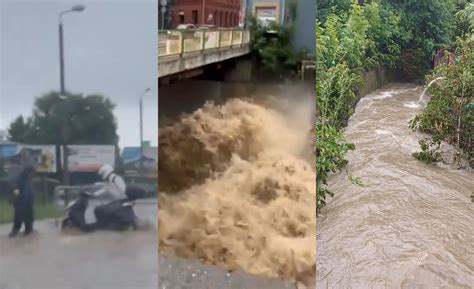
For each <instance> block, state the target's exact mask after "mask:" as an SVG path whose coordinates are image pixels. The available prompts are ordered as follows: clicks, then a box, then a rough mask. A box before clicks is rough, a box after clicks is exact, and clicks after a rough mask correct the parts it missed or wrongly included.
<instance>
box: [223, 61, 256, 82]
mask: <svg viewBox="0 0 474 289" xmlns="http://www.w3.org/2000/svg"><path fill="white" fill-rule="evenodd" d="M251 80H252V61H250V60H247V59H240V60H236V62H235V67H233V68H232V69H229V70H228V71H227V72H226V73H225V75H224V81H226V82H248V81H251Z"/></svg>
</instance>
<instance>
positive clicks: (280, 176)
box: [158, 85, 316, 287]
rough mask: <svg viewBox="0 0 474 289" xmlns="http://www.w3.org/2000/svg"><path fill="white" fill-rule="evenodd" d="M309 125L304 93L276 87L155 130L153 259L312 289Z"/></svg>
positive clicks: (308, 96) (309, 97)
mask: <svg viewBox="0 0 474 289" xmlns="http://www.w3.org/2000/svg"><path fill="white" fill-rule="evenodd" d="M242 86H243V87H245V85H242ZM242 91H245V90H242ZM200 93H201V94H202V93H205V92H203V91H196V94H197V95H199V94H200ZM160 97H161V95H160ZM209 98H211V97H209ZM249 98H250V99H249ZM203 99H205V96H204V97H203ZM211 99H212V98H211ZM212 100H215V99H212ZM160 109H162V108H160ZM312 117H314V93H313V88H312V87H309V88H308V89H307V90H301V88H300V87H298V86H296V87H295V86H287V87H283V86H278V85H275V86H269V87H264V88H260V90H259V89H257V90H254V91H253V92H252V93H249V92H248V93H242V94H241V95H240V96H239V95H236V97H230V98H228V99H227V100H226V101H224V100H223V99H221V100H220V101H219V102H215V104H206V105H204V106H202V107H200V108H199V109H197V110H196V111H194V113H192V114H191V115H186V116H183V117H181V118H180V119H178V120H177V121H176V122H174V123H172V124H169V125H166V126H161V128H160V132H159V158H160V167H159V182H160V199H159V203H160V204H159V213H158V214H159V239H160V242H159V249H160V252H161V253H162V254H164V255H174V256H179V257H184V258H189V259H198V260H200V261H202V262H203V263H205V264H212V265H218V266H221V267H224V268H227V269H230V270H235V271H243V272H246V273H249V274H252V275H259V276H263V277H280V278H284V279H287V280H291V281H293V280H297V281H300V282H304V283H305V284H307V285H310V286H311V287H313V286H314V277H315V276H314V275H315V273H314V267H315V263H316V260H315V259H316V258H315V246H316V244H315V238H314V236H315V226H316V216H315V210H316V208H315V178H314V170H313V169H312V166H311V160H310V159H309V157H308V156H307V155H305V153H304V152H305V148H306V146H307V143H308V142H309V141H310V140H311V138H310V137H309V136H310V134H309V133H310V130H311V118H312ZM160 125H161V124H160Z"/></svg>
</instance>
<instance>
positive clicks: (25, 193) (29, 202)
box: [10, 167, 35, 237]
mask: <svg viewBox="0 0 474 289" xmlns="http://www.w3.org/2000/svg"><path fill="white" fill-rule="evenodd" d="M34 174H35V169H34V168H33V167H26V168H25V169H24V170H23V171H22V172H21V173H20V175H19V177H18V181H17V185H16V190H15V192H14V200H13V206H14V209H15V213H14V214H15V215H14V220H13V228H12V231H11V233H10V237H15V236H17V235H18V233H19V231H20V229H21V226H22V225H23V224H24V225H25V235H29V234H31V233H32V232H33V217H34V216H33V200H34V198H33V188H32V182H31V180H32V178H33V175H34Z"/></svg>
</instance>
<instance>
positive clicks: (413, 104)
mask: <svg viewBox="0 0 474 289" xmlns="http://www.w3.org/2000/svg"><path fill="white" fill-rule="evenodd" d="M403 106H404V107H408V108H419V107H420V106H421V104H420V103H419V102H416V101H409V102H405V103H404V104H403Z"/></svg>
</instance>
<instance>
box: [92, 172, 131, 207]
mask: <svg viewBox="0 0 474 289" xmlns="http://www.w3.org/2000/svg"><path fill="white" fill-rule="evenodd" d="M98 173H99V175H100V176H101V177H102V180H104V182H105V186H104V187H103V188H102V189H99V190H97V191H96V192H94V193H93V195H94V196H99V195H102V194H104V193H106V192H107V193H109V194H111V196H112V197H113V199H115V200H119V199H125V198H127V195H126V193H125V192H126V190H127V185H126V184H125V182H124V180H123V178H122V177H121V176H119V175H117V174H115V173H114V168H113V167H112V166H111V165H108V164H105V165H103V166H102V167H101V168H100V169H99V172H98Z"/></svg>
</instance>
